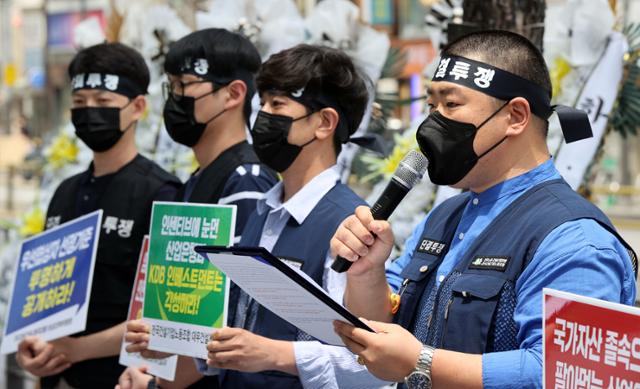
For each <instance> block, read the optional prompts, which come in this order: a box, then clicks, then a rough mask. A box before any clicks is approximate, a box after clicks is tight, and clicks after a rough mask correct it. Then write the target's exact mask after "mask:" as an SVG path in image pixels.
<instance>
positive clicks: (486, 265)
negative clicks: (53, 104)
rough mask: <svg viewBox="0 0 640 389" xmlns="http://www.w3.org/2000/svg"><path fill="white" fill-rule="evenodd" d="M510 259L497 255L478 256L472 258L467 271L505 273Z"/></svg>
mask: <svg viewBox="0 0 640 389" xmlns="http://www.w3.org/2000/svg"><path fill="white" fill-rule="evenodd" d="M510 259H511V257H505V256H497V255H478V256H476V257H475V258H473V261H471V265H469V269H478V270H498V271H505V270H506V269H507V265H508V264H509V260H510Z"/></svg>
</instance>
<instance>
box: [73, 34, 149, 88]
mask: <svg viewBox="0 0 640 389" xmlns="http://www.w3.org/2000/svg"><path fill="white" fill-rule="evenodd" d="M68 73H69V78H73V77H75V76H76V75H78V74H83V73H106V74H115V75H118V76H121V77H126V78H128V79H129V80H131V81H132V82H133V83H135V84H136V85H137V86H138V87H139V88H140V90H141V91H144V92H145V93H146V92H147V88H148V87H149V79H150V78H149V68H148V67H147V63H146V62H145V61H144V58H142V55H140V53H138V52H137V51H136V50H135V49H133V48H131V47H129V46H126V45H123V44H122V43H100V44H97V45H95V46H90V47H87V48H85V49H82V50H80V51H79V52H78V53H77V54H76V56H75V57H74V58H73V60H72V61H71V63H70V64H69V68H68Z"/></svg>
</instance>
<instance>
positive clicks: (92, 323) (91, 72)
mask: <svg viewBox="0 0 640 389" xmlns="http://www.w3.org/2000/svg"><path fill="white" fill-rule="evenodd" d="M69 76H70V78H71V79H72V81H71V82H72V92H73V103H72V109H71V119H72V122H73V124H74V127H75V129H76V135H77V136H78V137H79V138H80V139H81V140H82V141H83V142H84V143H85V144H86V145H87V146H88V147H89V148H91V150H92V151H93V162H92V163H91V165H90V166H89V168H88V169H87V170H86V171H84V172H82V173H80V174H78V175H75V176H73V177H70V178H68V179H66V180H65V181H63V182H62V184H60V186H59V187H58V188H57V190H56V192H55V194H54V196H53V198H52V200H51V202H50V204H49V209H48V211H47V224H46V227H47V228H52V227H54V226H56V225H58V224H61V223H64V222H66V221H69V220H72V219H74V218H77V217H79V216H82V215H84V214H87V213H90V212H92V211H95V210H97V209H102V210H103V212H104V213H103V220H102V226H101V231H100V240H99V245H98V251H97V258H96V265H95V271H94V278H93V286H92V291H91V298H90V303H89V313H88V317H87V326H86V330H85V331H84V332H82V333H79V334H75V335H73V336H70V337H65V338H61V339H58V340H55V341H52V342H44V341H42V340H41V339H39V338H37V337H27V338H25V339H24V340H23V341H22V342H21V343H20V346H19V350H18V353H17V355H16V358H17V360H18V363H19V364H20V366H22V367H23V368H24V369H26V370H28V371H29V372H31V373H32V374H34V375H36V376H39V377H46V378H43V379H42V380H41V387H42V388H68V387H72V388H89V387H91V388H93V389H97V388H113V387H114V385H115V384H116V382H117V378H118V376H119V375H120V373H121V372H122V371H123V370H124V367H122V366H120V365H119V364H118V358H117V355H118V354H119V352H120V345H121V341H122V336H123V334H124V328H125V326H124V320H125V319H126V316H127V309H128V306H129V299H130V294H131V289H132V285H133V280H134V277H135V272H136V266H137V260H138V254H139V251H140V246H141V243H142V237H143V236H144V235H145V234H146V233H147V232H148V228H149V219H150V215H151V205H152V203H153V201H154V200H165V201H166V200H172V199H174V198H175V196H176V193H177V190H178V188H179V185H180V182H179V181H178V179H177V178H175V177H174V176H172V175H171V174H169V173H167V172H166V171H164V170H163V169H162V168H160V167H159V166H158V165H156V164H155V163H154V162H152V161H150V160H148V159H147V158H145V157H143V156H141V155H140V154H138V150H137V148H136V145H135V127H136V123H137V121H138V120H139V119H140V118H141V117H142V116H143V114H144V111H145V108H146V100H145V97H144V95H145V94H146V93H147V87H148V85H149V70H148V68H147V66H146V64H145V62H144V59H143V58H142V56H141V55H140V54H139V53H138V52H136V51H135V50H133V49H131V48H129V47H127V46H124V45H122V44H118V43H105V44H100V45H96V46H92V47H89V48H86V49H84V50H81V51H80V52H79V53H78V54H77V55H76V57H75V58H74V59H73V61H72V62H71V64H70V65H69Z"/></svg>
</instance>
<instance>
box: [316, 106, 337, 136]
mask: <svg viewBox="0 0 640 389" xmlns="http://www.w3.org/2000/svg"><path fill="white" fill-rule="evenodd" d="M318 119H319V120H320V125H319V126H318V128H317V129H316V138H318V139H326V138H333V134H334V133H335V131H336V127H338V121H339V120H340V115H338V112H337V111H336V110H335V109H334V108H323V109H321V110H320V111H318Z"/></svg>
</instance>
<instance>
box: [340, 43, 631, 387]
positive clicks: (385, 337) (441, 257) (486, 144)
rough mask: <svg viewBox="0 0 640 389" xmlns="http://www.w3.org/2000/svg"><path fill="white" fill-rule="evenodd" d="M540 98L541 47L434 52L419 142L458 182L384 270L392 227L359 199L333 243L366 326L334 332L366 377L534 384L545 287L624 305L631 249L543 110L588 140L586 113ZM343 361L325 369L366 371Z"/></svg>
mask: <svg viewBox="0 0 640 389" xmlns="http://www.w3.org/2000/svg"><path fill="white" fill-rule="evenodd" d="M550 98H551V83H550V80H549V74H548V70H547V68H546V65H545V62H544V59H543V57H542V54H541V53H540V52H539V50H537V48H536V47H535V46H534V45H532V44H531V43H530V42H529V41H528V40H526V39H525V38H523V37H521V36H519V35H517V34H513V33H509V32H503V31H487V32H478V33H474V34H471V35H468V36H466V37H463V38H461V39H459V40H458V41H455V42H453V43H452V44H450V45H449V46H448V47H446V48H445V49H444V50H443V53H442V57H441V59H440V62H439V66H438V68H437V70H436V73H435V75H434V78H433V82H432V84H431V90H430V92H429V98H428V104H429V107H430V109H431V113H430V115H429V117H428V118H427V119H426V120H425V121H424V122H423V123H422V125H421V126H420V127H419V129H418V132H417V140H418V144H419V146H420V148H421V150H422V152H423V153H424V154H425V156H426V157H427V158H428V159H429V176H430V179H431V180H432V181H433V182H434V183H436V184H441V185H451V186H453V187H456V188H464V189H468V190H469V191H468V192H466V193H463V194H461V195H459V196H456V197H453V198H451V199H449V200H448V201H446V202H444V203H443V204H441V205H440V206H438V207H436V208H435V209H433V210H432V211H431V212H430V213H429V215H428V216H427V217H426V218H425V220H424V221H423V222H422V223H420V224H419V225H418V227H417V228H416V229H415V230H414V233H413V235H412V236H411V237H410V238H409V240H407V242H406V246H405V247H406V250H407V251H406V252H405V253H403V254H402V255H401V256H400V257H399V258H398V259H397V260H396V261H395V262H394V263H392V264H391V265H390V266H389V269H388V270H387V272H386V277H385V268H384V264H385V261H386V260H387V258H388V256H389V254H390V252H391V247H392V244H393V234H392V232H391V229H390V228H389V223H387V222H384V221H374V220H373V219H372V217H371V212H370V211H369V209H368V208H365V207H361V208H358V209H357V210H356V213H355V215H352V216H350V218H349V219H347V221H346V222H345V223H343V225H342V226H341V228H340V229H339V230H338V231H337V232H336V234H335V235H334V237H333V239H332V242H331V248H332V252H333V253H334V254H336V255H340V256H342V257H345V258H347V259H349V260H351V261H353V266H351V268H350V269H349V271H348V274H347V278H348V282H347V290H346V292H345V301H346V303H347V306H348V307H349V308H350V309H351V310H352V311H353V312H355V313H356V314H358V315H359V316H363V317H366V318H369V319H373V320H377V321H375V322H373V321H372V322H369V324H370V325H371V327H372V328H374V329H375V330H376V332H377V333H368V332H365V331H363V330H360V329H356V328H354V327H353V326H350V325H348V324H345V323H336V331H337V332H338V334H340V335H341V336H342V338H343V340H344V341H345V342H346V343H347V345H348V347H349V349H350V350H351V351H352V352H353V353H355V354H357V356H358V358H357V362H358V363H360V364H362V365H366V368H367V369H368V370H369V371H370V372H371V373H373V374H374V375H376V376H378V377H380V378H382V379H386V380H389V381H397V382H403V383H402V384H401V386H403V385H407V386H408V387H409V388H431V387H433V388H482V387H484V388H529V387H541V386H542V370H541V367H542V289H543V288H544V287H549V288H554V289H559V290H563V291H568V292H572V293H576V294H580V295H585V296H590V297H595V298H599V299H604V300H608V301H613V302H617V303H624V304H632V303H633V302H634V299H635V292H636V291H635V274H634V271H635V265H636V263H635V254H634V253H633V251H632V250H631V249H630V248H629V246H628V244H627V243H626V242H624V240H623V239H622V238H621V237H620V236H619V235H618V233H617V232H616V231H615V229H614V228H613V226H612V225H611V222H610V221H609V220H608V219H607V217H606V216H605V215H604V214H603V213H602V212H601V211H600V210H598V209H597V208H596V207H595V206H593V205H592V204H591V203H589V202H588V201H586V200H585V199H583V198H582V197H580V196H579V195H578V194H576V193H575V192H574V191H572V190H571V188H570V187H569V186H568V185H567V184H566V183H565V182H564V180H563V179H562V177H561V176H560V174H559V173H558V171H557V170H556V169H555V167H554V165H553V160H552V159H551V158H550V157H549V151H548V149H547V145H546V133H547V125H548V124H547V119H548V118H549V116H550V115H551V113H552V111H553V110H554V109H555V111H556V112H557V114H558V117H559V119H560V122H561V125H562V129H563V133H564V136H565V140H566V141H567V142H571V141H576V140H580V139H583V138H587V137H590V136H591V130H590V126H589V122H588V119H587V117H586V115H585V114H584V113H583V112H581V111H577V110H575V109H572V108H568V107H551V106H550ZM391 321H393V322H395V323H397V324H400V325H397V324H386V323H383V322H391ZM405 328H406V330H405ZM407 330H409V331H410V332H409V331H407ZM353 361H354V362H352V363H351V364H345V365H342V366H336V365H335V364H333V366H334V367H333V368H332V371H333V374H334V375H335V377H336V380H337V381H338V382H339V383H340V384H341V387H342V386H344V387H349V386H352V385H351V383H352V382H353V381H352V379H351V378H350V377H351V376H353V372H356V371H359V370H360V371H361V370H362V369H364V366H359V369H358V364H356V363H355V358H354V360H353ZM361 377H362V376H360V378H361ZM357 384H358V385H361V384H362V380H361V381H360V382H358V383H357Z"/></svg>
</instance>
